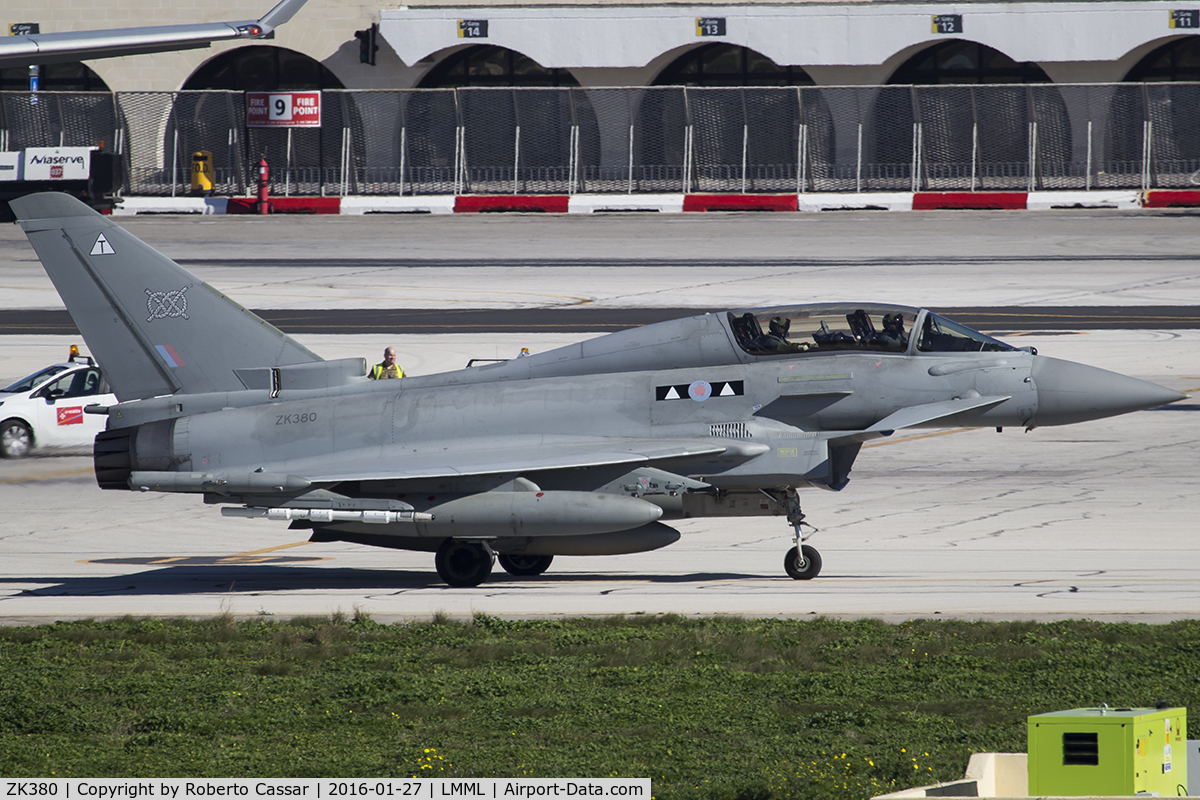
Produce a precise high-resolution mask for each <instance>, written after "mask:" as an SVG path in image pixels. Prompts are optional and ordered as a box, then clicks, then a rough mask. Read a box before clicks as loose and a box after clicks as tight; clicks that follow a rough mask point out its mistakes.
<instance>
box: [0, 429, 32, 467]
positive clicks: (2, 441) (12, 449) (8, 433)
mask: <svg viewBox="0 0 1200 800" xmlns="http://www.w3.org/2000/svg"><path fill="white" fill-rule="evenodd" d="M32 449H33V431H31V430H29V426H28V425H26V424H25V423H24V422H21V420H19V419H6V420H5V421H4V422H3V423H0V458H22V457H24V456H27V455H29V451H30V450H32Z"/></svg>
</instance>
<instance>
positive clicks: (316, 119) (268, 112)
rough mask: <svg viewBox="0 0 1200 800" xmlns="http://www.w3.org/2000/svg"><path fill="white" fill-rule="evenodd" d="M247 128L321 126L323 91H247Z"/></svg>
mask: <svg viewBox="0 0 1200 800" xmlns="http://www.w3.org/2000/svg"><path fill="white" fill-rule="evenodd" d="M246 127H248V128H319V127H321V93H320V92H246Z"/></svg>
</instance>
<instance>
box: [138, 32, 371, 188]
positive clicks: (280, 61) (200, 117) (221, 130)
mask: <svg viewBox="0 0 1200 800" xmlns="http://www.w3.org/2000/svg"><path fill="white" fill-rule="evenodd" d="M344 88H345V85H344V84H343V83H342V81H341V80H340V79H338V77H337V76H336V75H334V73H333V72H332V71H330V70H329V68H328V67H326V66H325V65H324V64H322V63H321V62H319V61H317V60H316V59H314V58H312V57H311V56H308V55H306V54H304V53H300V52H297V51H295V50H289V49H287V48H284V47H275V46H273V45H249V46H246V47H236V48H233V49H231V50H226V51H225V52H223V53H219V54H217V55H216V56H214V57H212V58H210V59H209V60H208V61H206V62H204V63H203V64H201V65H200V66H199V67H197V68H196V70H195V71H194V72H193V73H192V74H191V75H190V76H189V77H188V79H187V80H186V81H185V82H184V84H183V87H182V90H181V91H180V92H178V93H176V94H175V95H174V96H173V99H172V103H171V107H170V109H169V114H170V119H169V122H168V124H167V126H166V127H165V129H164V133H163V136H164V144H163V146H162V149H163V151H164V152H170V153H175V154H176V155H175V159H176V160H177V161H178V163H179V164H182V165H183V166H179V167H177V169H179V170H186V169H187V168H188V166H189V165H188V159H190V157H191V153H193V152H196V151H201V150H203V151H208V152H211V153H212V154H213V165H214V168H215V171H216V179H217V184H218V185H219V186H222V187H229V189H230V190H231V191H234V192H238V191H241V190H242V189H243V187H244V186H245V185H247V181H248V180H249V178H250V176H251V175H252V174H253V171H254V165H255V164H256V163H257V162H258V160H259V158H261V157H265V158H266V159H267V163H268V164H270V165H271V179H272V183H273V187H272V191H280V190H281V189H282V188H283V187H288V188H289V189H290V190H291V191H293V192H306V193H312V194H317V193H320V192H321V191H322V190H323V188H324V182H325V179H326V177H327V171H326V170H325V169H324V165H326V164H328V163H337V161H338V156H339V153H340V152H341V144H342V130H343V129H344V128H346V127H349V128H351V129H352V130H353V131H354V132H355V133H358V134H361V133H362V130H363V125H362V119H361V115H360V114H358V113H357V111H356V109H355V108H354V107H353V106H352V105H348V104H345V103H342V102H339V101H340V99H341V98H337V99H335V98H332V97H326V99H325V101H324V102H323V104H322V125H321V127H320V128H297V129H294V130H291V129H287V130H285V129H275V128H246V127H245V102H244V100H242V98H241V97H240V96H239V95H233V94H230V93H232V92H272V91H283V92H298V91H324V90H330V89H344ZM153 99H154V98H151V97H147V98H145V99H144V100H142V99H141V98H138V99H135V100H134V101H133V102H138V101H139V100H141V101H142V102H152V101H153ZM141 116H142V117H145V116H146V115H141ZM288 130H291V135H290V136H289V133H288ZM176 132H178V141H176V139H175V137H176ZM141 138H144V137H141ZM168 139H169V141H168ZM129 140H130V141H134V140H135V137H129ZM360 141H361V136H360V137H358V138H356V139H355V147H356V149H360V145H359V142H360ZM289 143H290V144H289ZM133 158H134V159H137V158H138V154H133ZM276 184H277V185H276Z"/></svg>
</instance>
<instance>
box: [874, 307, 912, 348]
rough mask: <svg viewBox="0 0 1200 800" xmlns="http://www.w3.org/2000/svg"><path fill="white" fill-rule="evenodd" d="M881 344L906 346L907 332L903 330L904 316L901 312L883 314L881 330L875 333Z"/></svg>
mask: <svg viewBox="0 0 1200 800" xmlns="http://www.w3.org/2000/svg"><path fill="white" fill-rule="evenodd" d="M877 338H878V340H879V341H880V343H882V344H887V345H892V346H895V347H908V334H907V333H905V332H904V317H903V316H902V315H901V314H884V315H883V331H881V332H880V333H879V334H877Z"/></svg>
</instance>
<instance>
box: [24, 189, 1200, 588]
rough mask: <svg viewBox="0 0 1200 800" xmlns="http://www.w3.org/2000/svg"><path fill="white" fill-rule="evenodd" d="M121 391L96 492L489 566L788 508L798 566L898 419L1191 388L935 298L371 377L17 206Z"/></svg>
mask: <svg viewBox="0 0 1200 800" xmlns="http://www.w3.org/2000/svg"><path fill="white" fill-rule="evenodd" d="M11 205H12V208H13V210H14V211H15V212H16V216H17V218H18V220H19V221H20V224H21V226H22V227H23V228H24V229H25V232H26V234H27V235H28V237H29V241H30V242H31V243H32V244H33V247H34V249H35V250H36V251H37V254H38V257H39V258H40V259H41V260H42V264H43V265H44V266H45V268H46V271H47V272H48V273H49V275H50V278H51V279H52V280H53V281H54V284H55V286H56V287H57V288H58V291H59V294H61V295H62V298H63V301H64V302H65V303H66V306H67V308H68V309H69V310H70V312H71V316H72V317H73V318H74V320H75V324H76V325H78V327H79V329H80V331H81V332H82V334H83V336H84V339H86V341H87V344H88V346H89V347H90V348H91V351H92V353H93V354H94V355H95V356H96V357H97V358H98V359H99V362H100V363H101V364H102V365H103V366H104V369H105V371H106V374H107V375H108V378H109V381H110V382H111V384H112V387H113V390H114V391H115V393H116V395H117V398H118V399H119V400H120V402H119V403H118V404H116V405H113V406H110V407H107V408H99V407H89V408H88V409H87V410H88V412H90V413H103V414H107V415H108V423H107V430H106V431H105V432H103V433H101V434H99V435H98V436H97V437H96V443H95V451H94V452H95V470H96V480H97V481H98V482H99V484H100V486H101V488H104V489H121V490H125V491H130V490H132V491H151V492H193V493H196V494H200V495H203V497H204V501H205V502H206V503H219V504H225V505H226V506H227V507H225V508H223V509H222V513H223V514H225V515H227V516H233V517H250V518H261V519H268V520H280V521H290V522H291V524H292V527H293V528H304V529H309V530H311V537H312V539H313V540H315V541H345V542H357V543H360V544H366V545H376V546H380V547H391V548H399V549H407V550H420V551H428V552H433V553H436V556H435V559H434V563H435V565H436V567H437V571H438V574H439V575H441V577H442V579H443V580H445V581H446V582H447V583H449V584H451V585H453V586H476V585H478V584H480V583H482V582H483V581H484V580H486V579H487V577H488V575H489V574H490V572H491V570H492V565H493V560H494V558H495V556H496V554H498V555H499V560H500V564H501V566H502V567H503V568H504V569H505V570H506V571H508V572H509V573H511V574H513V575H522V576H532V575H538V574H541V573H543V572H544V571H545V570H546V569H547V568H548V567H549V566H550V563H551V559H552V558H553V557H554V556H556V555H607V554H616V553H634V552H642V551H648V550H654V549H656V548H660V547H665V546H666V545H669V544H671V543H672V542H675V541H676V540H678V539H679V533H678V532H677V531H676V530H675V529H673V528H671V527H669V526H668V525H666V524H664V520H678V519H687V518H691V517H742V516H780V517H784V518H785V519H786V520H787V522H788V523H790V525H791V527H792V531H793V540H794V542H793V546H792V548H791V549H790V550H789V551H788V552H787V555H786V557H785V559H784V569H785V570H786V571H787V574H788V575H790V576H791V577H793V578H796V579H799V580H805V579H810V578H813V577H815V576H816V575H817V573H818V572H819V571H820V569H821V558H820V556H819V554H818V553H817V551H816V550H815V549H813V548H812V547H811V546H810V545H808V544H805V543H804V540H805V539H806V538H807V536H806V531H807V528H803V527H802V524H801V523H803V521H804V514H803V513H801V510H800V497H799V490H800V489H805V488H809V487H816V488H822V489H830V490H834V491H837V490H840V489H842V488H843V487H845V486H846V484H847V482H848V480H849V475H850V468H851V466H852V465H853V463H854V459H855V457H856V456H857V455H858V452H859V448H860V447H861V446H862V444H863V442H865V441H867V440H870V439H874V438H877V437H882V436H889V435H891V434H892V433H893V432H894V431H897V430H900V429H907V428H929V427H939V428H946V427H958V426H979V427H984V426H986V427H1003V426H1008V425H1012V426H1024V427H1026V428H1033V427H1035V426H1039V425H1067V424H1071V423H1075V422H1083V421H1085V420H1091V419H1099V418H1101V417H1108V416H1113V415H1115V414H1124V413H1127V412H1130V411H1137V410H1139V409H1147V408H1154V407H1156V406H1160V405H1163V404H1165V403H1170V402H1174V401H1176V400H1180V399H1183V397H1184V395H1182V394H1180V393H1178V392H1175V391H1172V390H1170V389H1166V388H1163V387H1161V386H1156V385H1154V384H1152V383H1146V382H1145V381H1140V380H1136V379H1134V378H1130V377H1126V376H1124V375H1119V374H1116V373H1113V372H1107V371H1105V370H1101V369H1096V368H1094V367H1088V366H1083V365H1082V364H1076V363H1073V362H1070V361H1061V360H1058V359H1054V358H1047V357H1045V356H1040V355H1038V354H1037V353H1036V352H1034V350H1033V349H1032V348H1016V347H1012V346H1010V345H1008V344H1005V343H1004V342H1001V341H999V340H997V339H994V338H992V337H990V336H986V335H984V334H982V333H980V332H978V331H975V330H972V329H970V328H967V327H965V326H963V325H960V324H958V323H956V322H953V321H952V320H949V319H946V318H945V317H942V316H939V315H937V314H934V313H931V312H930V311H927V310H922V309H917V308H908V307H904V306H894V305H884V304H876V303H849V304H812V305H795V306H786V307H778V308H769V309H749V310H739V311H730V312H727V313H719V314H702V315H699V316H694V317H689V318H686V319H679V320H675V321H672V322H664V323H660V324H656V325H648V326H645V327H642V328H636V329H633V330H626V331H622V332H619V333H613V334H609V335H607V336H601V337H599V338H596V339H591V340H588V341H584V342H580V343H578V344H573V345H570V346H568V347H563V348H559V349H557V350H551V351H549V352H546V353H540V354H536V355H532V356H529V357H526V358H516V359H513V360H511V361H506V362H502V363H496V364H489V365H487V366H480V367H473V368H468V369H463V370H459V371H456V372H446V373H442V374H438V375H426V376H419V377H407V378H402V379H400V380H382V381H372V380H369V379H368V378H367V377H366V373H367V364H366V361H365V360H364V359H339V360H334V361H325V360H322V359H321V358H320V357H319V356H317V355H315V354H313V353H312V352H310V351H309V350H307V349H306V348H305V347H303V346H302V345H300V344H299V343H297V342H296V341H294V340H292V339H291V338H289V337H288V336H286V335H284V334H283V333H282V332H280V331H279V330H277V329H275V328H274V327H272V326H271V325H269V324H267V323H266V322H264V321H263V320H262V319H259V318H258V317H256V316H254V315H253V314H251V313H250V312H249V311H247V310H246V309H244V308H242V307H241V306H239V305H237V304H236V303H234V302H233V301H232V300H230V299H229V298H228V297H226V296H224V295H223V294H221V293H220V292H218V291H216V290H215V289H213V288H212V287H210V286H208V285H206V284H204V283H203V282H201V281H200V280H198V279H197V278H196V277H195V276H193V275H191V274H190V273H188V272H186V271H185V270H183V269H182V268H180V267H179V266H178V265H176V264H175V263H174V262H172V261H171V260H170V259H168V258H166V257H165V256H163V255H161V254H159V253H158V252H156V251H155V250H153V249H151V248H150V247H148V246H147V245H145V244H143V243H142V242H141V241H139V240H138V239H136V238H135V237H133V236H132V235H130V234H129V233H127V232H125V231H124V230H122V229H121V228H120V227H118V226H117V225H115V224H113V223H112V222H111V221H109V220H108V219H106V218H105V217H102V216H100V215H99V214H96V213H95V212H94V211H92V210H91V209H89V208H88V207H87V206H85V205H83V204H82V203H80V202H78V201H77V200H74V199H72V198H70V197H67V196H66V195H61V194H40V195H32V196H29V197H24V198H21V199H19V200H13V201H12V202H11Z"/></svg>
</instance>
